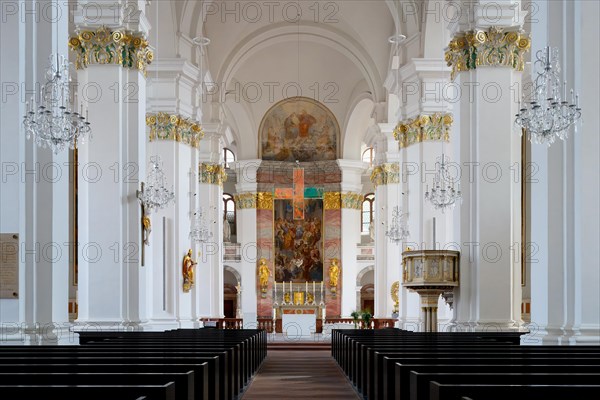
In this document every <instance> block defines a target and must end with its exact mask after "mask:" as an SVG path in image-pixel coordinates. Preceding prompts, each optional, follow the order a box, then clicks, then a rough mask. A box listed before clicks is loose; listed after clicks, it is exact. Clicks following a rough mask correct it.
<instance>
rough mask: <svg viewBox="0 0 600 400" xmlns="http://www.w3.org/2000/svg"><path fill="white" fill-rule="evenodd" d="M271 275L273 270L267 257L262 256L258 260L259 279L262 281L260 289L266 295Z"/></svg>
mask: <svg viewBox="0 0 600 400" xmlns="http://www.w3.org/2000/svg"><path fill="white" fill-rule="evenodd" d="M269 276H271V271H270V270H269V265H268V264H267V259H266V258H261V259H260V260H258V279H259V283H260V291H261V293H262V295H263V297H265V294H266V293H267V287H268V286H269Z"/></svg>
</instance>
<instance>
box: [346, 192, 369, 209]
mask: <svg viewBox="0 0 600 400" xmlns="http://www.w3.org/2000/svg"><path fill="white" fill-rule="evenodd" d="M341 197H342V208H349V209H351V210H362V203H363V200H364V196H363V195H362V194H361V193H354V192H347V193H342V194H341Z"/></svg>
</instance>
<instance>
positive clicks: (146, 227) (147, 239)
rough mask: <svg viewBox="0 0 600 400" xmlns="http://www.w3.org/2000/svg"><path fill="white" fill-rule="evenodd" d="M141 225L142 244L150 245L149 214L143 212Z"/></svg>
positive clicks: (150, 227) (150, 228)
mask: <svg viewBox="0 0 600 400" xmlns="http://www.w3.org/2000/svg"><path fill="white" fill-rule="evenodd" d="M142 227H143V228H144V230H143V232H144V244H145V245H146V246H150V232H152V226H151V222H150V216H149V215H148V214H146V213H144V216H143V217H142Z"/></svg>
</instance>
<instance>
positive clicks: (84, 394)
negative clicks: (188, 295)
mask: <svg viewBox="0 0 600 400" xmlns="http://www.w3.org/2000/svg"><path fill="white" fill-rule="evenodd" d="M266 355H267V336H266V332H265V331H264V330H217V329H195V330H193V329H189V330H187V329H179V330H173V331H167V332H87V333H80V345H78V346H0V394H1V395H2V398H3V399H4V398H6V399H13V398H14V399H30V398H31V399H33V398H43V397H54V396H61V398H63V399H77V400H80V399H100V398H101V399H109V400H129V399H131V400H140V399H146V400H194V399H202V400H209V399H210V400H230V399H234V398H236V397H237V396H238V395H239V394H240V393H241V392H242V391H243V390H244V388H245V386H246V385H247V384H248V383H249V382H250V379H251V377H252V376H253V375H254V373H255V372H256V371H257V370H258V368H259V366H260V364H261V363H262V362H263V360H264V359H265V357H266ZM42 396H43V397H42Z"/></svg>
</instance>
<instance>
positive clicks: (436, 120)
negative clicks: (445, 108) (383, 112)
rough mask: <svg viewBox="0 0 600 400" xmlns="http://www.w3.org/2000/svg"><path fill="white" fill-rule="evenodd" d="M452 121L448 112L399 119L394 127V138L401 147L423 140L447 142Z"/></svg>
mask: <svg viewBox="0 0 600 400" xmlns="http://www.w3.org/2000/svg"><path fill="white" fill-rule="evenodd" d="M453 121H454V120H453V118H452V114H450V113H435V114H432V115H418V116H416V117H415V118H411V119H407V120H404V121H400V122H399V123H398V125H396V128H395V129H394V138H395V139H396V140H397V141H398V143H399V144H400V147H401V148H402V147H408V146H410V145H411V144H415V143H420V142H425V141H436V140H443V141H445V142H448V141H450V127H451V126H452V122H453Z"/></svg>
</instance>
